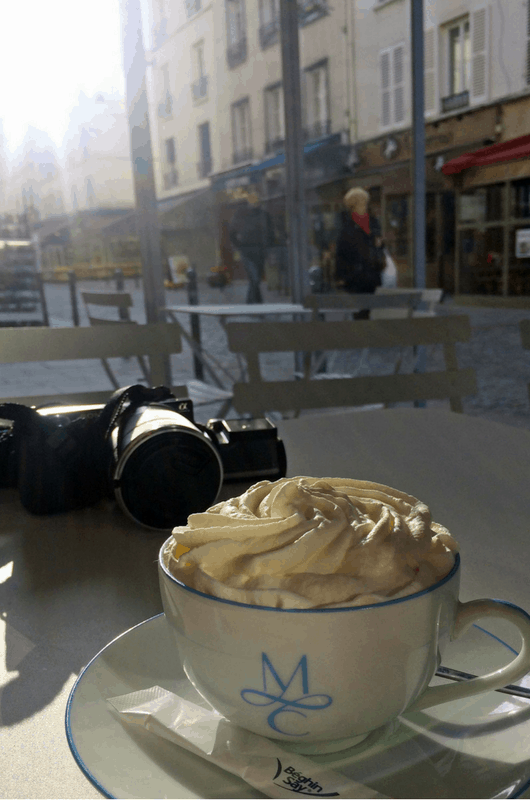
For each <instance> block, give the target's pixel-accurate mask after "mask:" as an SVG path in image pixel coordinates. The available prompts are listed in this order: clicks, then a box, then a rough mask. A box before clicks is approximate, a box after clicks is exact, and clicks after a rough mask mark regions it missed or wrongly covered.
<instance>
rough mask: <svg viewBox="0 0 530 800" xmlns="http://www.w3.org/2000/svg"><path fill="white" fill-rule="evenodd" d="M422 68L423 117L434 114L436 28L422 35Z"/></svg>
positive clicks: (435, 98)
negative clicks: (423, 82)
mask: <svg viewBox="0 0 530 800" xmlns="http://www.w3.org/2000/svg"><path fill="white" fill-rule="evenodd" d="M423 49H424V53H423V67H424V81H425V84H424V94H425V99H424V102H425V116H426V117H427V116H430V115H431V114H435V113H436V106H437V97H436V28H429V30H427V31H425V33H424V34H423Z"/></svg>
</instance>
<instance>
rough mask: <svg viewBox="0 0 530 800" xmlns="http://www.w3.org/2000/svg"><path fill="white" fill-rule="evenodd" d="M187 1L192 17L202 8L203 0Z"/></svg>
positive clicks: (187, 7) (187, 8)
mask: <svg viewBox="0 0 530 800" xmlns="http://www.w3.org/2000/svg"><path fill="white" fill-rule="evenodd" d="M185 3H186V13H187V15H188V17H192V16H193V15H194V14H196V13H197V11H200V10H201V0H185Z"/></svg>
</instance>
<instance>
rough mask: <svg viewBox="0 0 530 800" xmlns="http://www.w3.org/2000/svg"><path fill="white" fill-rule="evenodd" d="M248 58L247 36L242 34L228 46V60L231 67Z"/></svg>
mask: <svg viewBox="0 0 530 800" xmlns="http://www.w3.org/2000/svg"><path fill="white" fill-rule="evenodd" d="M246 58H247V37H246V36H242V37H241V38H240V39H239V40H238V41H237V42H233V43H232V44H229V45H228V47H227V48H226V60H227V62H228V66H229V67H230V69H233V68H234V67H237V65H238V64H241V63H242V62H243V61H246Z"/></svg>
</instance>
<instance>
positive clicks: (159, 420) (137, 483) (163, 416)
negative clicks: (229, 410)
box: [38, 395, 286, 530]
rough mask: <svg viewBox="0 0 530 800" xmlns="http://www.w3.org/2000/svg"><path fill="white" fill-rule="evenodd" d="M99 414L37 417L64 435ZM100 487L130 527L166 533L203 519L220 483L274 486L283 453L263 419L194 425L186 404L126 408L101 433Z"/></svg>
mask: <svg viewBox="0 0 530 800" xmlns="http://www.w3.org/2000/svg"><path fill="white" fill-rule="evenodd" d="M104 408H105V407H104V406H103V405H90V406H51V407H47V408H42V409H39V410H38V413H39V415H40V416H41V417H42V419H43V421H46V423H47V426H48V427H49V428H53V427H56V428H57V431H60V430H61V429H67V426H69V425H70V424H71V423H73V422H74V421H75V420H79V418H80V417H83V416H87V415H93V414H94V413H95V412H99V411H101V410H102V409H104ZM108 434H109V435H108V440H109V444H110V447H109V448H108V456H107V458H108V461H109V463H108V465H107V472H108V481H109V483H108V485H109V494H112V493H113V494H114V496H115V498H116V500H117V502H118V504H119V506H120V507H121V508H122V509H123V511H124V512H125V513H126V514H127V515H128V516H129V517H131V518H132V519H133V520H134V521H135V522H138V523H140V524H141V525H144V526H146V527H149V528H155V529H160V530H169V529H171V528H172V527H173V526H175V525H185V524H186V522H187V518H188V516H189V514H192V513H195V512H200V511H205V510H206V509H207V508H208V507H209V506H211V505H212V504H213V503H214V502H215V500H216V498H217V497H218V494H219V491H220V489H221V486H222V484H223V483H228V482H235V481H238V482H245V481H248V482H249V484H250V483H252V482H254V481H257V480H264V479H269V480H276V479H277V478H281V477H284V476H285V474H286V455H285V448H284V445H283V442H282V441H281V439H279V438H278V432H277V429H276V427H275V426H274V425H273V424H272V423H271V422H270V421H269V420H268V419H266V418H261V419H248V420H239V419H235V420H225V419H211V420H209V422H208V423H207V425H200V424H197V423H196V422H195V421H194V416H193V403H192V401H191V400H190V399H189V398H176V397H173V396H171V395H170V396H169V397H168V399H166V400H163V401H161V402H149V403H145V404H141V405H138V406H132V407H131V406H129V407H126V408H125V410H123V411H122V412H121V413H120V414H118V415H117V417H116V418H115V420H114V421H113V423H112V424H111V426H110V429H109V431H108Z"/></svg>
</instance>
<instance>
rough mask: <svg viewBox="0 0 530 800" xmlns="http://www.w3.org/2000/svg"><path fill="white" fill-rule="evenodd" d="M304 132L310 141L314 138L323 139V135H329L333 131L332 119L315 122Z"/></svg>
mask: <svg viewBox="0 0 530 800" xmlns="http://www.w3.org/2000/svg"><path fill="white" fill-rule="evenodd" d="M304 133H305V138H306V140H309V141H311V140H312V139H321V138H322V137H323V136H329V134H330V133H331V120H330V119H324V120H318V122H313V123H312V124H311V125H309V126H308V127H307V128H306V129H305V131H304Z"/></svg>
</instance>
